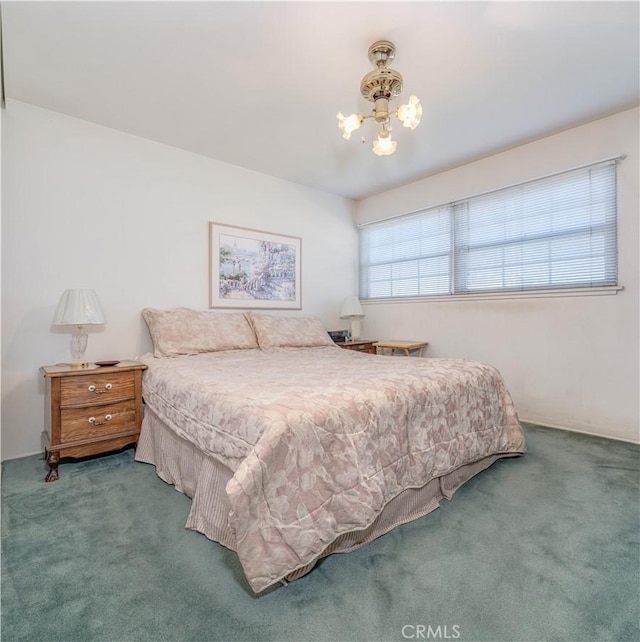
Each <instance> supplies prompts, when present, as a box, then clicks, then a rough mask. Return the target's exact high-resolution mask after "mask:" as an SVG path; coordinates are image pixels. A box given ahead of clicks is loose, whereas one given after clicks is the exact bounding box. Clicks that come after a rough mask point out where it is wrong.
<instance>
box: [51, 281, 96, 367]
mask: <svg viewBox="0 0 640 642" xmlns="http://www.w3.org/2000/svg"><path fill="white" fill-rule="evenodd" d="M106 322H107V319H106V318H105V315H104V311H103V309H102V306H101V305H100V301H99V300H98V296H97V295H96V293H95V292H94V291H93V290H65V291H64V292H63V293H62V296H61V297H60V302H59V303H58V307H57V308H56V313H55V314H54V315H53V324H54V325H73V326H75V328H74V331H73V334H72V335H71V364H70V365H71V367H72V368H86V367H87V362H86V361H85V360H84V351H85V350H86V349H87V340H88V335H87V331H86V330H85V329H84V326H85V325H102V324H104V323H106Z"/></svg>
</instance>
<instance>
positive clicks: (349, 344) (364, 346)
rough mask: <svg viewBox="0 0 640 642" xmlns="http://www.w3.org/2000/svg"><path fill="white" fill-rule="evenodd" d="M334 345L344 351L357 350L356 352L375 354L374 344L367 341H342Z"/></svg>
mask: <svg viewBox="0 0 640 642" xmlns="http://www.w3.org/2000/svg"><path fill="white" fill-rule="evenodd" d="M336 345H338V346H340V347H341V348H344V349H345V350H357V351H358V352H367V353H369V354H376V342H375V341H371V340H369V339H359V340H358V341H343V342H342V343H336Z"/></svg>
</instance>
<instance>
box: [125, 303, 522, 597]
mask: <svg viewBox="0 0 640 642" xmlns="http://www.w3.org/2000/svg"><path fill="white" fill-rule="evenodd" d="M143 316H144V318H145V320H146V321H147V324H148V326H149V330H150V333H151V336H152V339H153V343H154V354H153V355H147V356H146V357H145V358H144V361H145V363H147V365H148V366H149V368H148V370H147V371H146V372H145V374H144V377H143V396H144V400H145V416H144V421H143V425H142V432H141V435H140V441H139V443H138V448H137V450H136V459H137V460H138V461H141V462H146V463H149V464H153V465H155V467H156V471H157V474H158V476H159V477H160V478H161V479H163V480H164V481H165V482H167V483H169V484H173V485H174V486H175V488H176V489H177V490H179V491H180V492H182V493H185V494H186V495H187V496H189V497H190V498H191V499H192V505H191V511H190V514H189V517H188V520H187V524H186V527H188V528H193V529H195V530H197V531H199V532H201V533H203V534H204V535H206V536H207V537H208V538H210V539H212V540H214V541H216V542H219V543H220V544H223V545H224V546H226V547H228V548H230V549H232V550H234V551H236V553H237V554H238V557H239V559H240V562H241V564H242V567H243V570H244V573H245V575H246V578H247V581H248V583H249V585H250V586H251V588H252V589H253V590H254V591H255V592H261V591H263V590H264V589H266V588H267V587H269V586H271V585H273V584H276V583H278V582H284V583H286V582H287V581H291V580H294V579H297V578H299V577H301V576H302V575H304V574H305V573H307V572H309V571H310V570H311V569H312V568H313V566H314V565H315V564H316V563H317V561H318V560H319V559H321V558H323V557H325V556H327V555H329V554H331V553H337V552H347V551H350V550H353V549H355V548H358V547H360V546H363V545H365V544H366V543H368V542H370V541H372V540H373V539H375V538H376V537H379V536H380V535H382V534H384V533H386V532H388V531H389V530H391V529H392V528H394V527H395V526H397V525H399V524H402V523H405V522H407V521H410V520H413V519H417V518H418V517H421V516H423V515H425V514H427V513H429V512H430V511H432V510H434V509H435V508H437V507H438V505H439V502H440V500H441V499H443V498H451V496H452V495H453V493H454V492H455V491H456V490H457V489H458V488H459V487H460V486H461V485H462V484H464V483H465V482H466V481H467V480H468V479H470V478H471V477H472V476H474V475H475V474H477V473H478V472H480V471H482V470H484V469H485V468H487V467H488V466H490V465H491V464H492V463H493V462H495V461H496V460H497V459H499V458H501V457H510V456H516V455H520V454H522V453H524V451H525V441H524V436H523V433H522V430H521V428H520V425H519V422H518V418H517V414H516V411H515V408H514V406H513V402H512V400H511V397H510V395H509V392H508V390H507V389H506V386H505V384H504V381H503V379H502V376H501V375H500V373H499V372H498V371H497V370H496V369H495V368H493V367H491V366H488V365H485V364H481V363H478V362H474V361H464V360H448V359H425V358H422V359H421V358H407V357H387V356H376V355H366V354H361V353H357V352H353V351H350V350H342V349H340V348H339V347H337V346H336V345H335V344H334V343H333V342H332V341H331V339H330V338H329V336H328V335H327V333H326V331H325V330H324V328H323V327H322V324H321V323H320V322H319V321H318V320H317V319H311V318H301V317H285V316H276V315H267V314H257V313H247V314H241V313H235V312H233V313H224V312H204V311H203V312H200V311H194V310H188V309H185V308H179V309H175V310H167V311H159V310H152V309H146V310H144V311H143Z"/></svg>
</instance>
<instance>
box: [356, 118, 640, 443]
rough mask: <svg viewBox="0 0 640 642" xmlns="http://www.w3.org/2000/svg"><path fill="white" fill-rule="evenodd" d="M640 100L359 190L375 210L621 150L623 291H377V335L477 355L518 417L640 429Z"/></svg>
mask: <svg viewBox="0 0 640 642" xmlns="http://www.w3.org/2000/svg"><path fill="white" fill-rule="evenodd" d="M639 117H640V112H639V110H638V109H633V110H629V111H625V112H622V113H620V114H616V115H614V116H611V117H608V118H604V119H602V120H598V121H595V122H593V123H589V124H587V125H583V126H581V127H577V128H575V129H571V130H568V131H565V132H562V133H560V134H556V135H554V136H550V137H548V138H545V139H543V140H539V141H536V142H534V143H530V144H528V145H524V146H522V147H518V148H516V149H512V150H510V151H507V152H504V153H501V154H497V155H495V156H492V157H489V158H486V159H483V160H480V161H477V162H474V163H471V164H469V165H465V166H463V167H460V168H457V169H454V170H451V171H448V172H444V173H442V174H439V175H437V176H433V177H430V178H428V179H425V180H422V181H418V182H416V183H412V184H411V185H407V186H405V187H402V188H399V189H396V190H392V191H388V192H385V193H383V194H380V195H377V196H374V197H371V198H368V199H366V200H363V201H360V202H359V203H358V204H357V206H356V220H357V221H358V222H359V223H364V222H370V221H375V220H379V219H381V218H386V217H388V216H393V215H397V214H402V213H406V212H411V211H415V210H419V209H423V208H427V207H429V206H432V205H439V204H441V203H446V202H449V201H453V200H457V199H461V198H465V197H468V196H472V195H474V194H478V193H482V192H486V191H489V190H492V189H496V188H500V187H503V186H507V185H509V184H512V183H517V182H520V181H524V180H527V179H531V178H536V177H539V176H543V175H545V174H549V173H552V172H555V171H560V170H563V169H569V168H571V167H575V166H579V165H582V164H585V163H590V162H593V161H598V160H601V159H604V158H607V157H611V156H616V155H618V154H626V155H627V158H626V160H624V161H623V162H621V163H620V164H619V169H618V216H619V219H618V260H619V264H618V273H619V283H620V284H621V285H622V286H624V290H623V291H622V292H620V293H618V294H617V295H616V296H581V297H572V298H567V297H565V298H537V299H515V298H514V299H510V300H482V301H470V300H468V301H445V302H435V301H424V302H404V303H400V302H394V303H382V302H380V303H371V304H367V305H366V306H365V312H366V315H367V316H366V319H365V329H364V332H365V334H366V335H367V336H368V337H371V338H374V339H416V340H418V339H420V340H428V341H429V342H430V346H429V349H428V352H427V355H430V356H435V357H463V358H472V359H479V360H481V361H486V362H488V363H492V364H493V365H495V366H497V367H498V368H499V369H500V370H501V371H502V373H503V375H504V376H505V379H506V381H507V384H508V386H509V388H510V390H511V392H512V395H513V397H514V399H515V402H516V405H517V407H518V410H519V414H520V417H521V418H522V419H525V420H529V421H533V422H539V423H542V424H546V425H551V426H558V427H564V428H568V429H572V430H578V431H581V432H587V433H593V434H599V435H604V436H609V437H615V438H619V439H625V440H630V441H640V436H639V426H638V411H639V398H638V394H639V393H638V390H639V385H640V383H639V377H638V369H639V368H638V360H639V340H638V339H639V324H638V310H639V298H638V271H639V270H638V253H639V252H638V250H639V247H638V240H639V230H640V228H639V225H638V212H639V209H640V205H639V198H638V182H639V179H638V177H639V167H638V143H639V127H638V123H639Z"/></svg>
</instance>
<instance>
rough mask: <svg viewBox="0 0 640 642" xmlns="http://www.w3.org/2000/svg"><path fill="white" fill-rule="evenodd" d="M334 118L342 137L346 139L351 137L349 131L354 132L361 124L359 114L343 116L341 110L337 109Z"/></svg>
mask: <svg viewBox="0 0 640 642" xmlns="http://www.w3.org/2000/svg"><path fill="white" fill-rule="evenodd" d="M336 118H337V119H338V127H339V128H340V131H342V138H346V139H347V140H349V139H350V138H351V132H354V131H355V130H356V129H358V128H359V127H360V125H362V116H360V114H351V116H343V114H342V112H341V111H339V112H338V114H337V116H336Z"/></svg>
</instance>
